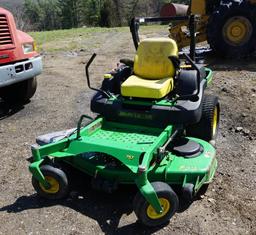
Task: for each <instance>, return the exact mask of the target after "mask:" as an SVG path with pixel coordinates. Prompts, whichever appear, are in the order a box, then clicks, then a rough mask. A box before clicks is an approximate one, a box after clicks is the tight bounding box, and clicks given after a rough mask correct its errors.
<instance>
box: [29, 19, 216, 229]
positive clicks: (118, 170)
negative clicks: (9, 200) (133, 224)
mask: <svg viewBox="0 0 256 235" xmlns="http://www.w3.org/2000/svg"><path fill="white" fill-rule="evenodd" d="M184 19H187V20H189V21H190V25H191V26H193V17H190V16H189V17H188V16H185V17H182V20H184ZM163 20H164V21H172V20H181V18H180V17H169V18H135V19H133V21H132V23H131V32H132V35H133V40H134V44H135V47H136V49H137V52H136V55H135V58H134V60H128V59H122V60H121V64H120V65H119V66H118V68H116V69H115V71H112V72H111V73H108V74H105V75H104V80H103V82H102V86H101V88H93V87H92V86H91V83H90V77H89V66H90V65H91V63H92V62H93V60H94V58H95V56H96V54H93V56H92V57H91V58H90V60H89V62H88V63H87V65H86V75H87V83H88V87H89V88H90V89H92V90H94V91H95V95H94V96H93V98H92V99H91V110H92V111H93V112H95V113H96V114H98V116H97V117H96V118H91V117H89V116H87V115H82V116H81V118H80V120H79V121H78V124H77V128H75V129H72V130H67V131H62V132H56V133H51V134H47V135H43V136H39V137H38V138H37V139H36V142H37V144H34V145H32V154H33V161H32V163H31V164H30V166H29V170H30V172H31V173H32V175H33V176H32V184H33V186H34V189H35V190H36V191H37V193H38V194H39V195H40V196H42V197H45V198H47V199H61V198H64V197H66V196H67V195H68V192H69V187H70V179H69V178H68V176H67V175H68V174H67V172H65V167H62V165H67V164H68V165H70V166H72V167H73V168H74V169H77V170H79V171H82V172H84V173H85V174H86V175H88V176H89V177H91V182H92V186H93V187H94V188H98V189H102V190H105V191H108V192H112V191H114V190H115V189H116V188H117V186H118V185H128V184H134V185H136V187H137V188H138V192H137V194H136V196H135V197H134V202H133V207H134V212H135V214H136V215H137V217H138V220H139V221H140V222H142V223H143V224H144V225H146V226H159V225H163V224H165V223H166V222H168V221H169V220H170V218H171V217H172V216H173V215H174V214H175V212H176V211H177V209H178V207H179V199H180V197H184V198H186V199H187V200H193V197H194V196H195V195H196V194H197V193H198V191H199V190H200V189H202V188H203V187H205V186H207V185H208V184H209V183H210V182H211V181H212V179H213V177H214V174H215V171H216V168H217V159H216V156H215V148H214V146H213V145H212V144H211V143H212V142H211V141H212V140H215V138H216V136H217V132H218V125H219V112H220V107H219V102H218V98H217V97H215V96H209V95H206V94H205V89H206V87H207V85H208V84H209V83H210V82H211V80H212V71H211V70H210V69H208V68H205V67H203V66H199V65H197V64H196V63H195V62H194V59H193V54H192V55H190V56H189V55H186V54H183V55H179V53H178V47H177V45H176V42H175V41H174V40H172V39H170V38H147V39H145V40H142V41H139V36H138V29H139V25H140V23H142V22H145V23H147V22H153V21H163ZM192 28H193V27H191V30H192ZM193 46H194V45H193V43H191V50H192V51H193ZM191 57H192V58H191ZM85 119H88V120H89V123H87V124H86V125H83V121H84V120H85ZM174 188H175V190H174ZM178 190H179V192H181V193H179V194H178V193H177V191H178Z"/></svg>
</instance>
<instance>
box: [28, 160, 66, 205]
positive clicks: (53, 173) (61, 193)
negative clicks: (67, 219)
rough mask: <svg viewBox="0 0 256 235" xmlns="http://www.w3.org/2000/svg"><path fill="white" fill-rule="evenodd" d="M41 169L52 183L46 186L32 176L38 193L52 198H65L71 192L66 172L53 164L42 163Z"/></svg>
mask: <svg viewBox="0 0 256 235" xmlns="http://www.w3.org/2000/svg"><path fill="white" fill-rule="evenodd" d="M40 170H41V172H42V174H43V175H44V177H45V178H46V180H47V181H48V183H49V184H50V188H45V187H44V186H43V185H42V184H41V183H40V182H39V181H38V180H37V179H36V178H35V177H33V176H32V185H33V187H34V189H35V190H36V192H37V193H38V195H39V196H40V197H43V198H46V199H51V200H57V199H63V198H65V197H66V196H67V195H68V193H69V184H68V179H67V175H66V174H65V172H64V171H62V170H61V169H59V168H56V167H53V166H51V165H42V166H41V167H40Z"/></svg>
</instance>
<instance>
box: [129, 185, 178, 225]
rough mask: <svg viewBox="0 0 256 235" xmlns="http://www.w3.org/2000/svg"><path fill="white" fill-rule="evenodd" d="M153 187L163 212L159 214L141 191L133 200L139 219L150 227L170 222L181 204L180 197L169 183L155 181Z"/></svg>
mask: <svg viewBox="0 0 256 235" xmlns="http://www.w3.org/2000/svg"><path fill="white" fill-rule="evenodd" d="M152 187H153V188H154V190H155V192H156V194H157V196H158V198H159V201H160V204H161V206H162V209H163V211H162V213H160V214H158V213H157V212H156V211H155V210H154V208H153V207H152V206H151V205H150V204H149V203H148V202H147V201H146V199H145V198H144V197H143V196H142V194H141V193H140V192H138V193H137V194H136V196H135V198H134V201H133V207H134V212H135V214H136V216H137V217H138V220H139V221H140V222H141V223H142V224H144V225H146V226H149V227H153V226H160V225H163V224H165V223H167V222H169V220H170V219H171V217H172V216H173V215H174V214H175V212H176V211H177V209H178V206H179V200H178V197H177V195H176V193H175V192H174V191H173V190H172V188H171V187H170V186H169V185H168V184H166V183H163V182H153V183H152Z"/></svg>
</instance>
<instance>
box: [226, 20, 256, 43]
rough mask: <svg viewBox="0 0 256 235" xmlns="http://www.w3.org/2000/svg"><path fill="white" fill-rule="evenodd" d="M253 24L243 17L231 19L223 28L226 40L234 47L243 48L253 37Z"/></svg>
mask: <svg viewBox="0 0 256 235" xmlns="http://www.w3.org/2000/svg"><path fill="white" fill-rule="evenodd" d="M252 31H253V29H252V24H251V22H250V21H249V20H248V19H247V18H246V17H243V16H235V17H232V18H230V19H229V20H228V21H227V22H226V23H225V25H224V27H223V31H222V33H223V36H224V40H225V41H226V42H227V43H228V44H231V45H233V46H241V45H244V44H245V43H247V42H248V40H249V39H250V38H251V36H252Z"/></svg>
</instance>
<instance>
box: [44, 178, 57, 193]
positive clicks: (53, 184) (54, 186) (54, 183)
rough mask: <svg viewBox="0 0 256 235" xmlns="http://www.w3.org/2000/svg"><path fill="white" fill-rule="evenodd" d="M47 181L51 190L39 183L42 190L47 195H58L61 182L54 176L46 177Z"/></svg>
mask: <svg viewBox="0 0 256 235" xmlns="http://www.w3.org/2000/svg"><path fill="white" fill-rule="evenodd" d="M45 179H46V181H47V182H48V183H49V184H50V188H48V189H46V188H45V187H44V186H43V185H42V184H41V183H39V185H40V187H41V189H42V190H43V191H44V192H45V193H51V194H54V193H57V192H58V191H59V189H60V184H59V182H58V181H57V180H56V179H55V178H54V177H52V176H45Z"/></svg>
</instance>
